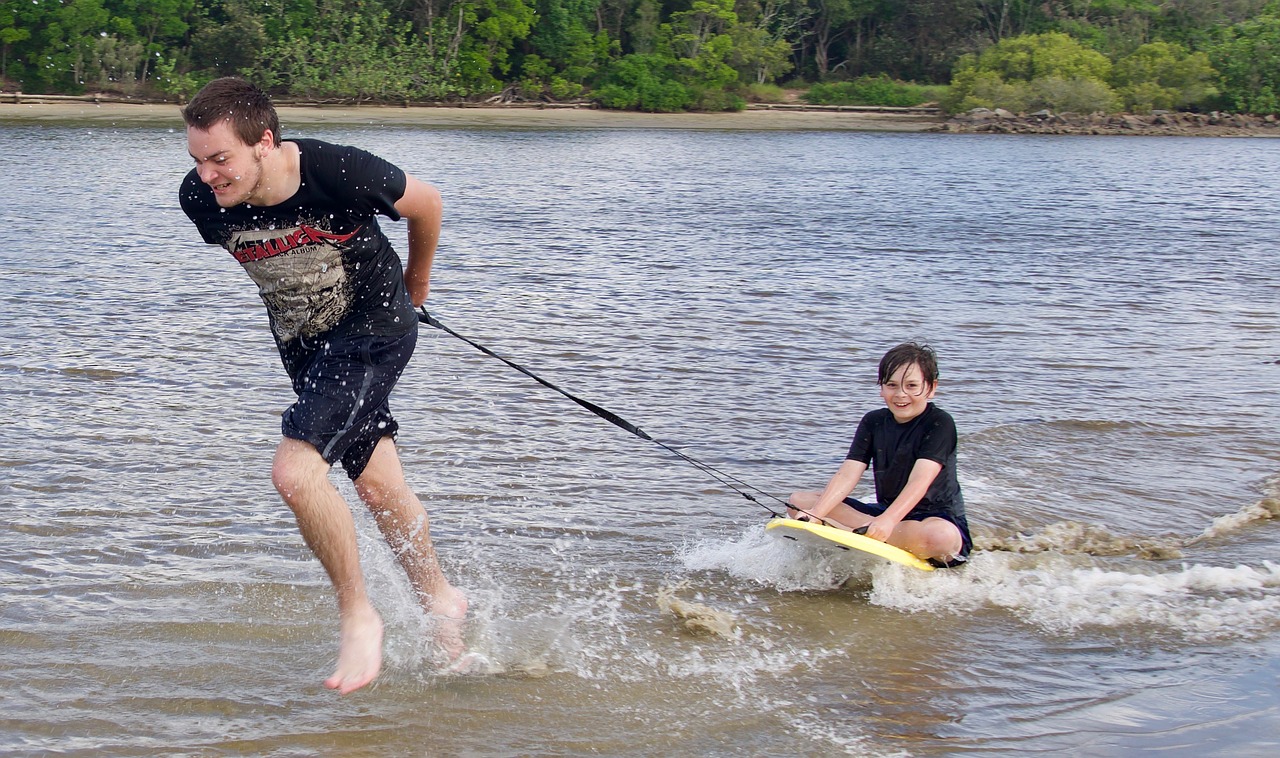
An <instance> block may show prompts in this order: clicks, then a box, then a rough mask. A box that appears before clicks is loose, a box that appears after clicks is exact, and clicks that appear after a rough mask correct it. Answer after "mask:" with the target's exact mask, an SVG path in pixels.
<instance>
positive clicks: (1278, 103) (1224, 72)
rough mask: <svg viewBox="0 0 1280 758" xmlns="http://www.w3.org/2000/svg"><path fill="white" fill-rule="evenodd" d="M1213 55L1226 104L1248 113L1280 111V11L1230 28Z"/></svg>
mask: <svg viewBox="0 0 1280 758" xmlns="http://www.w3.org/2000/svg"><path fill="white" fill-rule="evenodd" d="M1209 59H1210V60H1211V61H1212V62H1213V66H1214V68H1216V69H1217V70H1218V72H1219V73H1220V74H1221V76H1222V100H1223V102H1224V104H1225V106H1226V107H1228V108H1230V109H1232V110H1235V111H1239V112H1244V113H1276V114H1280V14H1267V15H1262V16H1258V17H1257V18H1253V19H1250V20H1248V21H1243V22H1241V23H1239V24H1235V25H1234V26H1231V27H1230V28H1228V29H1226V30H1225V31H1224V32H1223V34H1222V39H1221V41H1220V42H1218V44H1216V45H1214V46H1213V47H1211V48H1210V49H1209Z"/></svg>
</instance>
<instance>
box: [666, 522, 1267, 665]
mask: <svg viewBox="0 0 1280 758" xmlns="http://www.w3.org/2000/svg"><path fill="white" fill-rule="evenodd" d="M682 557H683V560H684V564H685V566H686V567H687V568H689V569H692V570H716V571H724V572H726V573H728V574H729V575H730V576H733V577H735V578H738V579H743V580H748V581H752V582H755V583H757V584H760V585H764V586H769V587H772V588H774V589H777V590H779V591H782V592H790V591H797V590H802V591H803V590H808V591H813V590H822V589H830V588H834V587H837V586H839V585H840V584H842V583H843V582H845V581H847V580H849V579H851V578H859V579H865V580H869V581H870V583H871V592H870V594H869V598H868V599H869V601H870V602H871V603H873V604H875V605H879V606H883V607H886V608H893V609H895V610H899V611H904V612H907V613H935V614H967V613H973V612H976V611H980V610H982V609H1001V610H1004V611H1006V612H1007V613H1009V614H1012V616H1014V617H1015V618H1016V619H1018V620H1020V621H1022V622H1024V623H1026V624H1029V625H1032V626H1035V627H1037V628H1039V629H1041V630H1043V631H1045V632H1048V633H1053V634H1073V633H1076V632H1080V631H1083V630H1106V629H1121V628H1124V629H1128V630H1133V631H1137V632H1139V633H1148V634H1150V635H1152V636H1154V637H1162V636H1167V635H1169V634H1170V633H1172V634H1173V635H1176V636H1178V637H1180V638H1182V639H1186V640H1193V641H1208V640H1215V639H1231V638H1240V637H1250V638H1252V637H1260V636H1262V635H1265V634H1268V633H1270V632H1273V631H1274V630H1275V629H1276V628H1277V626H1280V565H1278V564H1273V563H1270V562H1265V563H1264V564H1263V565H1262V566H1261V567H1251V566H1243V565H1241V566H1234V567H1224V566H1207V565H1199V564H1192V565H1185V564H1184V565H1180V566H1177V567H1176V568H1172V569H1170V570H1167V571H1162V570H1161V569H1162V567H1164V566H1165V565H1166V564H1153V563H1150V562H1147V561H1140V560H1137V559H1133V560H1131V561H1129V562H1127V563H1123V564H1121V565H1120V567H1119V568H1116V567H1115V563H1116V562H1115V561H1114V560H1112V562H1111V563H1110V564H1104V563H1103V562H1102V561H1103V559H1097V558H1093V557H1091V556H1087V555H1072V556H1062V555H1056V554H1052V553H1046V554H1037V555H1034V556H1027V555H1017V554H1011V553H1004V552H978V553H975V554H974V555H973V556H972V557H971V560H970V562H969V565H968V566H966V567H965V568H962V569H959V570H941V571H933V572H927V573H926V572H920V571H915V570H912V569H908V568H905V567H902V566H898V565H896V564H890V563H883V564H874V565H873V567H872V568H871V569H870V571H869V574H868V573H867V571H868V570H867V569H866V568H865V565H864V564H861V563H860V562H849V560H848V559H847V558H846V557H845V555H844V554H843V553H837V552H834V551H832V552H828V551H821V550H815V549H811V548H806V547H804V546H802V545H799V544H795V543H790V542H786V541H783V540H777V539H773V538H771V537H769V536H766V535H765V534H764V533H763V530H762V529H761V528H760V527H759V526H758V525H755V526H751V527H749V528H748V529H747V530H746V531H745V532H744V533H742V534H741V535H739V536H737V537H735V538H730V539H728V540H720V541H716V540H704V541H702V542H699V543H696V544H693V545H690V546H688V547H687V548H686V549H685V551H684V553H683V556H682ZM860 572H861V573H860Z"/></svg>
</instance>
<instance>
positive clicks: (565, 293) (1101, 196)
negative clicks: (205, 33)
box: [0, 123, 1280, 756]
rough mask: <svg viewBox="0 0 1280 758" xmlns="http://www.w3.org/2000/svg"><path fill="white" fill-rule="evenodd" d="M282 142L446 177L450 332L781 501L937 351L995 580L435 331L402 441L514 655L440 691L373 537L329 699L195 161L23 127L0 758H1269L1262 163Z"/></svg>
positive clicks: (364, 136) (479, 619) (670, 137)
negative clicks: (802, 521)
mask: <svg viewBox="0 0 1280 758" xmlns="http://www.w3.org/2000/svg"><path fill="white" fill-rule="evenodd" d="M285 126H286V137H288V136H309V137H318V138H323V139H329V140H332V141H337V142H344V143H350V144H356V145H360V146H362V147H365V148H366V149H369V150H371V151H373V152H376V153H379V154H381V155H383V156H385V157H387V158H389V159H391V160H393V161H395V162H396V163H398V164H400V165H401V166H402V167H404V168H405V169H406V170H408V171H410V172H411V173H413V174H415V175H417V176H419V177H421V178H423V179H426V180H428V181H430V182H432V183H434V184H436V185H437V186H438V187H439V188H440V189H441V191H442V193H443V195H444V197H445V203H446V221H445V231H444V236H443V242H442V245H441V249H440V253H439V255H438V257H437V265H436V269H435V274H434V277H433V287H432V297H431V301H430V307H431V308H432V310H433V312H434V313H435V314H436V315H437V316H438V317H439V318H440V319H441V320H442V321H443V322H444V323H446V324H447V325H449V326H450V327H451V328H453V329H455V330H457V331H458V332H460V333H462V334H464V335H467V336H469V337H471V338H473V339H475V340H478V341H479V342H481V343H483V344H485V345H487V346H488V347H490V348H491V349H493V350H496V351H498V352H499V353H502V354H504V355H506V356H508V357H510V358H512V359H514V360H516V361H518V362H520V363H523V364H524V365H526V366H527V367H529V368H531V369H533V370H534V371H536V372H538V373H539V374H540V375H542V376H543V377H545V378H547V379H549V380H551V381H554V382H556V383H558V384H560V385H561V386H563V387H565V388H566V389H568V390H570V391H572V392H575V393H577V394H579V395H581V396H583V397H585V398H587V399H590V400H592V401H595V402H597V403H600V404H601V405H604V406H605V407H607V408H609V409H610V410H612V411H614V412H616V413H618V414H620V415H622V416H623V417H625V418H627V419H628V420H630V421H632V422H634V423H636V424H639V425H640V426H641V427H643V428H644V429H645V431H646V432H648V433H649V434H650V435H652V436H653V437H655V438H657V439H658V440H660V441H661V442H663V443H665V444H668V445H670V446H672V447H674V448H676V449H677V450H680V451H682V452H683V453H685V454H687V455H690V456H693V457H694V458H696V459H697V460H700V461H703V462H705V463H707V464H709V465H711V466H714V467H715V468H716V469H718V470H720V471H723V472H725V473H726V474H728V475H730V476H732V477H734V478H736V479H738V480H741V481H742V482H744V483H747V484H749V485H750V486H752V487H755V488H758V489H760V490H762V491H763V492H765V493H769V494H770V495H776V496H782V497H785V495H786V494H787V493H788V492H790V491H791V490H794V489H800V488H806V489H813V488H818V487H820V486H821V485H822V484H823V483H824V482H825V480H826V478H827V477H828V476H829V475H830V474H831V473H832V472H833V471H834V470H835V468H836V467H837V466H838V465H839V463H840V460H841V459H842V457H843V454H844V452H845V449H846V447H847V445H848V440H849V438H850V436H851V435H852V433H853V429H854V426H855V425H856V423H857V420H858V418H860V417H861V415H862V414H863V413H864V412H866V411H867V410H870V409H872V408H874V407H876V406H877V404H878V403H879V400H878V394H877V390H876V386H875V381H874V380H875V367H876V363H877V361H878V359H879V357H880V355H881V354H882V353H883V352H884V350H886V349H887V348H888V347H890V346H892V345H893V344H896V343H897V342H900V341H903V340H906V339H919V340H925V341H928V342H929V343H931V344H932V345H933V346H934V347H935V348H936V349H937V351H938V353H939V356H940V364H941V370H942V383H941V385H940V387H939V393H938V398H937V402H938V403H939V404H940V405H942V406H943V407H945V408H946V409H948V410H949V411H950V412H951V413H952V415H953V416H954V417H955V418H956V419H957V423H958V426H959V430H960V445H961V450H960V481H961V484H962V486H963V488H964V490H965V493H966V500H967V502H968V505H969V511H970V521H971V523H972V524H973V527H974V531H975V536H976V538H977V544H978V548H979V549H978V550H977V551H975V553H974V556H973V560H972V561H971V563H970V565H969V566H967V567H966V568H964V569H962V570H959V571H952V572H934V573H931V574H926V573H910V571H911V570H909V569H905V568H900V567H896V566H891V565H883V566H874V567H867V566H865V565H860V564H856V563H854V562H853V560H852V559H851V558H849V557H847V556H842V555H829V554H826V553H820V552H812V551H810V550H809V549H806V548H802V547H800V546H798V545H795V544H792V543H784V542H781V541H777V540H775V539H774V538H773V537H772V536H771V535H766V534H764V532H763V528H762V527H763V525H764V523H765V521H766V519H767V517H768V515H769V514H768V513H767V512H766V510H765V508H763V507H761V506H762V505H763V506H767V507H775V508H776V507H777V502H776V501H774V500H772V499H770V498H769V497H764V496H757V497H758V499H759V501H760V502H759V503H752V502H750V501H748V500H746V499H744V498H743V497H741V496H740V495H739V494H737V493H735V492H734V491H733V489H731V488H730V487H727V486H725V485H723V484H721V483H720V482H718V481H717V480H716V479H714V478H712V477H710V476H708V475H707V474H706V473H704V472H702V471H699V470H698V469H697V468H695V467H693V466H690V465H688V464H687V463H686V462H684V461H682V460H680V459H678V458H676V457H675V456H673V455H672V454H671V453H669V452H667V451H666V450H664V449H663V448H661V447H659V446H657V445H653V444H651V443H648V442H645V441H643V440H641V439H638V438H636V437H633V436H630V435H628V434H626V433H625V432H623V431H622V430H620V429H618V428H616V427H613V426H610V425H608V424H607V423H605V422H604V421H602V420H600V419H598V418H596V417H595V416H592V415H590V414H588V413H586V412H585V411H583V410H582V409H581V408H579V407H578V406H576V405H574V404H573V403H571V402H569V401H568V400H566V399H565V398H563V397H561V396H560V395H558V394H556V393H554V392H551V391H549V390H547V389H545V388H543V387H541V386H539V385H537V384H535V383H534V382H532V381H531V380H529V379H528V378H527V377H525V376H523V375H521V374H518V373H516V372H515V371H513V370H511V369H509V368H508V367H506V366H504V365H503V364H501V363H499V362H498V361H496V360H494V359H492V358H489V357H487V356H485V355H483V354H481V353H480V352H478V351H476V350H474V349H472V348H471V347H469V346H468V345H466V344H465V343H463V342H462V341H460V340H458V339H455V338H454V337H451V336H449V335H447V334H445V333H444V332H441V331H438V330H435V329H430V328H427V327H424V330H423V339H422V340H421V341H420V342H419V349H418V353H417V355H416V356H415V358H414V361H413V363H412V364H411V365H410V368H409V370H408V372H407V374H406V376H405V378H404V380H403V381H402V383H401V385H400V387H399V389H398V390H397V395H396V396H395V397H394V398H393V408H394V409H395V411H396V415H397V416H398V418H399V419H400V422H401V425H402V427H403V432H402V435H401V438H400V446H401V454H402V457H403V459H404V462H405V465H406V469H407V472H408V477H409V480H410V482H411V483H412V484H413V485H414V487H415V488H416V489H417V491H418V492H419V493H420V494H421V496H422V498H423V499H424V502H425V503H426V504H427V507H428V511H429V513H430V514H431V516H432V519H433V522H432V529H433V534H434V535H435V538H436V541H437V545H438V547H439V550H440V553H441V556H442V561H443V563H444V565H445V567H446V570H447V571H448V572H449V573H450V575H451V576H453V577H454V578H455V580H456V582H457V583H458V584H460V585H461V586H462V587H464V588H465V589H466V590H467V591H468V592H469V594H470V595H471V598H472V604H473V610H474V611H475V615H474V618H473V620H472V622H471V624H470V626H469V628H468V630H467V634H468V638H469V641H470V643H471V645H472V647H473V648H474V649H475V650H477V651H479V652H480V653H482V654H483V656H484V658H485V661H484V663H483V665H481V666H478V667H477V670H476V671H475V672H473V673H471V674H469V675H465V676H446V675H440V674H438V673H437V672H436V670H435V667H434V664H433V657H432V651H431V650H430V649H429V648H428V647H427V646H425V645H424V644H423V642H422V640H423V637H424V635H425V633H426V631H427V624H428V622H427V621H426V620H425V619H423V618H422V617H420V616H419V614H418V613H417V611H416V610H415V606H414V604H413V603H412V602H411V601H410V599H409V598H410V595H409V590H408V587H407V585H406V583H405V582H404V580H403V578H402V577H401V575H400V574H399V573H398V569H397V568H396V567H395V564H394V562H393V559H392V557H391V556H390V554H389V552H388V551H387V549H386V548H385V546H384V545H383V544H382V543H381V542H380V541H379V539H378V538H377V537H376V530H375V529H374V527H373V525H372V521H371V519H369V518H368V517H367V515H366V514H363V513H358V514H357V516H358V518H357V523H358V525H359V527H360V532H361V534H360V537H361V545H362V548H361V549H362V553H363V558H364V562H365V564H366V571H367V574H368V576H369V579H370V583H371V585H372V592H373V599H374V602H375V604H376V605H377V606H378V607H379V609H380V610H381V611H382V613H383V615H384V617H385V619H386V621H387V624H388V630H387V650H386V666H385V668H384V673H383V675H382V677H381V678H380V679H379V680H378V681H377V682H376V683H375V684H374V685H373V686H372V687H370V688H368V689H366V690H363V691H361V692H359V693H357V694H354V695H351V696H348V697H346V698H342V697H339V696H337V695H335V694H334V693H332V692H329V691H327V690H325V689H323V687H322V686H321V681H322V680H323V679H324V677H325V676H327V675H328V673H329V672H330V671H331V667H332V665H333V656H334V653H335V651H336V639H337V626H336V621H335V619H334V616H333V602H332V598H331V594H330V591H329V588H328V584H327V581H326V580H325V577H324V575H323V573H322V571H321V569H320V566H319V565H318V563H316V562H315V561H314V560H313V559H312V557H311V555H310V553H309V552H308V551H307V549H306V548H305V546H304V545H303V544H302V541H301V539H300V537H299V536H298V534H297V532H296V530H295V527H294V524H293V520H292V517H291V514H290V513H289V512H288V510H287V509H286V508H285V507H284V506H283V505H281V504H280V503H279V501H278V499H277V498H276V496H275V494H274V492H273V490H272V487H271V483H270V474H269V464H270V456H271V451H272V448H273V446H274V444H275V442H276V439H277V434H278V428H279V421H278V415H279V412H280V411H281V410H282V409H283V408H284V407H285V406H286V405H287V404H288V402H289V401H290V392H289V386H288V383H287V381H286V380H285V378H284V375H283V372H282V370H281V369H280V367H279V363H278V359H277V358H276V356H275V353H274V348H273V346H272V344H271V340H270V338H269V336H268V332H267V330H266V325H265V315H264V313H263V311H262V308H261V304H260V302H259V301H258V299H257V296H256V294H255V291H254V287H253V285H252V283H251V282H250V281H249V280H248V278H247V277H246V276H245V275H244V274H243V273H242V272H241V271H240V269H239V266H238V265H237V264H236V263H235V262H234V261H233V260H232V259H231V258H230V256H228V255H227V254H226V253H225V252H224V251H222V250H221V249H220V248H215V247H210V246H206V245H204V244H202V243H201V242H200V241H199V238H198V236H197V234H196V232H195V230H194V228H193V227H192V226H191V225H190V224H189V223H188V222H187V220H186V218H185V217H184V216H183V214H182V212H181V210H180V209H179V208H178V204H177V198H176V188H177V184H178V182H179V180H180V179H181V177H182V175H183V173H184V172H185V171H186V170H187V169H188V167H189V164H190V159H189V158H188V157H187V155H186V144H185V140H184V137H183V134H182V132H181V128H180V127H179V126H178V125H176V124H156V125H146V126H124V125H119V126H117V125H111V124H103V123H96V124H92V125H88V124H86V125H74V124H59V125H24V124H20V123H9V124H0V144H2V145H3V146H4V148H3V150H0V177H2V178H0V229H2V230H3V231H2V234H3V240H4V244H3V246H2V247H0V301H2V302H3V312H4V317H3V319H2V320H0V380H2V381H3V386H4V389H3V395H2V396H0V397H2V399H0V411H2V412H3V418H4V423H3V424H0V502H3V507H4V515H5V518H4V519H3V523H2V524H0V753H3V754H5V755H43V754H50V753H57V754H60V755H84V756H88V755H95V756H97V755H121V756H159V755H165V756H172V755H241V754H252V755H273V756H304V755H305V756H310V755H342V756H382V755H411V754H419V755H470V756H505V755H517V754H519V755H580V754H604V755H670V754H704V755H792V754H794V755H831V754H852V755H869V756H900V755H910V756H932V755H944V754H948V755H950V754H965V753H976V754H996V753H1020V754H1021V753H1068V752H1070V753H1072V754H1087V755H1128V754H1131V753H1133V752H1134V751H1138V750H1144V751H1145V750H1150V751H1157V750H1158V751H1164V752H1166V753H1169V754H1177V755H1196V756H1201V755H1230V756H1242V755H1268V756H1269V755H1274V754H1275V753H1276V751H1277V750H1278V749H1280V563H1277V562H1276V555H1277V548H1278V547H1280V530H1278V529H1277V524H1276V522H1275V521H1274V520H1273V519H1274V518H1275V517H1276V516H1277V515H1280V501H1278V498H1280V429H1278V425H1280V393H1277V387H1280V274H1278V273H1277V263H1278V260H1280V259H1278V257H1277V253H1276V248H1275V241H1276V240H1277V239H1280V209H1278V208H1277V206H1276V203H1275V198H1276V197H1277V196H1280V142H1278V141H1274V140H1271V141H1267V140H1254V139H1235V140H1226V139H1180V138H1140V137H1131V138H1106V137H1093V138H1052V137H1044V138H1041V137H1027V136H1023V137H1000V136H972V135H970V136H965V135H933V134H875V133H857V132H822V131H811V132H789V133H776V132H769V133H764V132H749V131H712V132H708V131H679V130H657V129H627V130H621V129H620V130H607V129H581V130H560V131H554V130H531V129H419V128H411V127H403V126H398V127H381V126H378V125H376V124H371V125H366V126H336V125H331V126H308V127H306V128H305V129H299V130H295V131H288V129H289V125H288V124H287V123H286V125H285ZM385 226H386V227H387V228H388V229H389V230H390V232H391V234H392V235H393V239H396V240H403V238H404V228H403V227H404V225H403V224H386V225H385ZM401 249H403V247H401ZM334 479H335V481H338V482H340V487H341V488H342V490H343V491H344V492H345V493H347V494H348V495H350V494H352V491H351V489H350V486H349V485H348V484H346V483H345V477H343V476H342V475H341V473H340V472H338V473H335V475H334ZM699 622H701V623H699Z"/></svg>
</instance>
